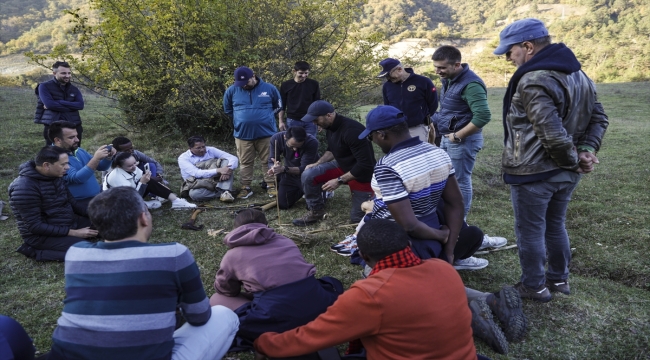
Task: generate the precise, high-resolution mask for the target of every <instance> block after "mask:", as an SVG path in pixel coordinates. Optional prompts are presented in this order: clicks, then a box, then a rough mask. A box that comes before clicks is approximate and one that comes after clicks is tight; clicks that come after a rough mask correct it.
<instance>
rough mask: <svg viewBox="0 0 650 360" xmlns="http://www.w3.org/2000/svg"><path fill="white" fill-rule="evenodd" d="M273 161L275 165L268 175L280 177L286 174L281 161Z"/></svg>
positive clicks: (273, 159)
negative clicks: (279, 175)
mask: <svg viewBox="0 0 650 360" xmlns="http://www.w3.org/2000/svg"><path fill="white" fill-rule="evenodd" d="M271 161H273V164H274V165H273V166H272V167H271V168H270V169H269V171H268V172H267V174H268V175H278V174H281V173H283V172H284V166H282V164H280V162H279V161H276V160H275V158H271Z"/></svg>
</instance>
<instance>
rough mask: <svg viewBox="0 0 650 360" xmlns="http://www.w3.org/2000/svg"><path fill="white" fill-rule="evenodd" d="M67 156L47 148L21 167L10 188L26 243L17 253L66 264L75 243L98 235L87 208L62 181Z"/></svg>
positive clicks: (13, 205) (55, 148)
mask: <svg viewBox="0 0 650 360" xmlns="http://www.w3.org/2000/svg"><path fill="white" fill-rule="evenodd" d="M69 167H70V165H69V164H68V153H67V152H66V150H64V149H62V148H59V147H56V146H46V147H44V148H42V149H41V150H40V151H39V152H38V154H37V155H36V157H35V159H34V160H30V161H28V162H26V163H23V164H22V165H20V172H19V174H20V175H19V176H18V177H17V178H16V179H15V180H14V181H13V182H12V183H11V184H10V185H9V204H10V205H11V210H12V211H13V213H14V215H15V216H16V223H17V224H18V230H19V231H20V236H21V237H22V238H23V241H24V243H23V244H22V245H21V246H20V247H19V248H18V250H16V251H17V252H19V253H21V254H23V255H25V256H27V257H30V258H34V259H35V260H37V261H63V260H64V259H65V253H66V251H68V248H69V247H70V246H72V245H73V244H75V243H77V242H79V241H82V240H83V239H87V238H92V237H95V236H97V230H94V229H91V228H90V227H89V226H90V220H89V219H88V218H87V212H86V208H85V207H83V206H81V205H79V204H78V203H77V201H76V200H75V198H74V197H73V196H72V194H71V193H70V191H68V188H67V187H66V185H65V182H64V181H63V176H64V175H65V173H66V172H67V171H68V168H69Z"/></svg>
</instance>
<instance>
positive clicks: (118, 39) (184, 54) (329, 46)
mask: <svg viewBox="0 0 650 360" xmlns="http://www.w3.org/2000/svg"><path fill="white" fill-rule="evenodd" d="M361 1H362V0H334V1H331V0H329V1H327V0H304V1H303V0H297V1H292V2H287V1H283V0H267V1H264V0H234V1H227V0H139V1H132V0H90V3H91V7H92V8H93V9H94V10H95V11H96V12H97V14H98V15H99V19H100V21H98V22H97V24H96V25H92V24H91V19H89V17H84V16H82V15H80V14H79V13H78V12H77V11H71V12H70V14H72V15H73V16H74V18H75V22H76V27H75V32H76V33H77V34H78V35H79V45H80V47H81V48H82V49H83V55H82V57H81V58H76V57H73V56H71V55H70V54H68V53H67V51H66V49H65V47H58V48H56V49H55V51H53V52H52V53H50V54H49V56H47V57H45V56H37V55H34V54H30V56H31V58H32V60H33V61H36V62H38V63H43V62H44V61H45V59H47V58H52V59H54V58H64V59H67V60H68V61H70V62H71V63H72V65H73V67H74V69H75V73H76V74H77V76H78V80H79V81H80V82H81V83H83V84H84V85H87V86H88V87H91V88H94V89H96V90H100V91H105V92H106V93H108V94H112V95H114V96H116V98H117V99H118V100H119V101H120V104H121V106H122V107H123V108H124V109H125V114H126V116H127V118H128V120H129V121H130V122H131V123H132V124H135V125H145V124H146V125H147V127H148V128H152V127H154V128H158V129H159V130H164V131H170V130H171V131H180V132H182V133H190V132H196V131H201V132H208V131H223V130H226V129H228V128H230V126H231V121H230V119H228V118H227V117H226V116H225V114H224V113H223V109H222V97H223V92H224V91H225V89H226V88H227V86H228V85H230V84H231V83H232V82H233V78H232V74H233V71H234V69H235V68H236V67H238V66H241V65H246V66H249V67H250V68H252V69H253V70H254V71H255V72H256V74H257V75H258V76H260V77H261V78H263V79H264V80H265V81H267V82H271V83H274V84H279V83H280V82H281V81H283V80H285V79H287V78H288V77H289V76H290V71H291V68H292V66H293V63H295V62H296V61H298V60H305V61H308V62H309V63H311V64H312V71H313V73H314V75H315V76H314V77H315V78H316V79H317V80H320V81H321V86H322V93H323V95H324V97H325V98H327V99H328V100H330V101H331V102H332V103H333V104H336V105H337V106H339V107H341V106H345V105H348V106H349V105H357V104H359V103H363V102H364V101H363V98H362V95H363V94H364V93H365V92H366V90H368V89H370V88H372V87H376V86H377V84H375V83H373V82H369V81H368V79H370V78H372V75H373V74H374V72H376V69H375V67H373V66H368V65H371V64H372V65H375V64H377V63H378V62H379V60H380V56H381V55H382V54H378V53H376V52H375V51H374V50H373V48H375V46H376V45H377V44H378V43H379V41H381V40H382V39H383V38H382V36H381V35H379V34H374V33H373V34H369V35H365V36H363V37H361V36H359V35H355V34H357V33H358V31H357V30H358V29H357V28H356V26H357V25H356V24H357V21H358V18H359V13H360V8H361V5H363V2H361Z"/></svg>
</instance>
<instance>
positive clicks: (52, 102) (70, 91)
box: [34, 61, 84, 145]
mask: <svg viewBox="0 0 650 360" xmlns="http://www.w3.org/2000/svg"><path fill="white" fill-rule="evenodd" d="M52 71H53V73H54V79H52V80H49V81H46V82H44V83H40V84H38V85H37V86H36V89H35V90H34V92H35V93H36V97H37V98H38V102H37V104H36V113H35V114H34V123H36V124H43V125H45V127H44V129H43V138H45V145H50V144H52V139H50V138H49V135H48V131H49V128H50V124H52V123H53V122H55V121H58V120H62V121H68V122H71V123H73V124H74V125H75V127H76V129H77V137H78V138H79V143H80V144H81V133H83V127H82V126H81V117H80V116H79V110H83V108H84V99H83V97H82V96H81V92H80V91H79V89H78V88H77V87H76V86H74V85H72V84H71V83H70V79H71V77H72V72H71V71H70V65H69V64H68V63H67V62H65V61H57V62H55V63H54V65H52Z"/></svg>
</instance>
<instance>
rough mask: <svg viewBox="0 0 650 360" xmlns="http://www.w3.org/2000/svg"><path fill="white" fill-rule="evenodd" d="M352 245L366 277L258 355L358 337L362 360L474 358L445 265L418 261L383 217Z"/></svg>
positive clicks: (263, 340)
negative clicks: (364, 265) (366, 267)
mask: <svg viewBox="0 0 650 360" xmlns="http://www.w3.org/2000/svg"><path fill="white" fill-rule="evenodd" d="M357 245H358V246H359V251H360V253H361V257H363V258H364V260H365V261H366V262H367V263H368V264H369V265H370V266H371V267H372V272H371V273H370V275H369V276H368V278H367V279H363V280H359V281H357V282H355V283H354V284H352V286H351V287H350V289H349V290H348V291H346V292H344V293H343V294H342V295H341V296H339V298H338V299H337V300H336V302H334V304H333V305H332V306H330V307H329V308H327V311H326V312H325V313H323V314H321V315H320V316H318V317H317V318H316V319H315V320H314V321H312V322H310V323H308V324H307V325H304V326H300V327H297V328H295V329H293V330H289V331H286V332H283V333H281V334H278V333H264V334H262V335H261V336H260V337H259V338H258V339H257V340H256V341H255V344H254V345H255V349H256V351H257V352H258V353H260V354H263V355H266V356H269V357H289V356H298V355H302V354H307V353H311V352H314V351H317V350H321V349H325V348H328V347H331V346H334V345H338V344H341V343H343V342H347V341H351V340H355V339H361V342H362V343H363V346H364V347H365V349H366V351H367V358H368V359H468V360H470V359H471V360H475V359H476V358H477V355H476V349H475V348H474V340H473V339H472V328H471V322H472V314H471V312H470V309H469V308H468V307H467V298H466V296H465V288H464V286H463V281H462V280H461V278H460V276H458V273H457V272H456V270H454V268H453V267H452V266H451V265H449V263H447V262H445V261H442V260H439V259H429V260H420V258H418V257H417V256H416V255H415V254H414V253H413V252H412V251H411V247H410V246H409V237H408V235H406V232H405V231H404V230H403V229H402V228H401V227H400V226H399V225H398V224H396V223H395V222H393V221H390V220H385V219H371V220H369V221H368V222H367V223H366V224H365V226H363V227H362V228H361V230H360V231H359V235H358V237H357ZM261 357H262V356H261V355H260V356H258V358H261Z"/></svg>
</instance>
